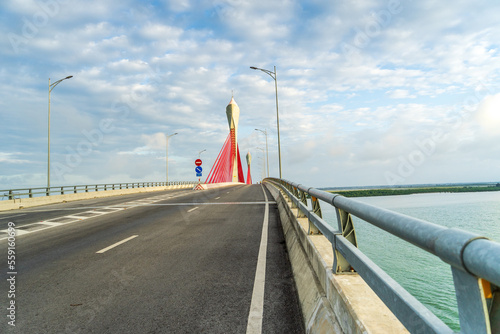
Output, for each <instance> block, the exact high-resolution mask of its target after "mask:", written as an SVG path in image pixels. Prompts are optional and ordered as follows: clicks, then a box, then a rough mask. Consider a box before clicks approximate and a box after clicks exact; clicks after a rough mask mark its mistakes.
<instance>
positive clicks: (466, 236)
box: [264, 178, 500, 334]
mask: <svg viewBox="0 0 500 334" xmlns="http://www.w3.org/2000/svg"><path fill="white" fill-rule="evenodd" d="M264 182H269V183H271V184H274V185H275V186H276V187H277V188H278V189H280V190H281V192H282V194H283V195H286V196H287V197H288V198H289V199H290V200H291V202H292V207H293V208H298V209H299V211H298V212H299V217H307V218H308V220H309V231H308V233H309V234H317V233H321V234H323V235H324V236H325V237H326V238H327V239H328V240H329V241H330V242H331V244H332V248H333V254H334V262H333V268H332V270H333V273H334V274H340V273H343V272H351V271H356V272H357V273H358V274H359V275H360V276H361V277H362V278H363V279H364V280H365V282H366V283H367V284H368V285H369V286H370V287H371V289H372V290H373V291H374V292H375V293H376V294H377V295H378V296H379V298H380V299H381V300H382V301H383V302H384V303H385V304H386V305H387V307H388V308H389V309H390V310H391V311H392V312H393V313H394V315H395V316H396V317H397V318H398V319H399V321H401V323H402V324H403V325H404V326H405V327H406V328H407V329H408V330H409V331H410V332H411V333H453V331H452V330H451V329H450V328H449V327H448V326H447V325H446V324H445V323H444V322H443V321H442V320H440V319H439V318H438V317H436V316H435V315H434V314H433V313H432V312H430V311H429V310H428V309H427V308H426V307H425V306H424V305H423V304H422V303H420V302H419V301H418V300H417V299H416V298H415V297H413V296H412V295H411V294H410V293H409V292H408V291H406V290H405V289H404V288H403V287H401V286H400V285H399V284H398V283H397V282H396V281H395V280H394V279H392V278H391V277H390V276H389V275H388V274H387V273H385V272H384V271H383V270H382V269H381V268H380V267H378V266H377V265H376V264H375V263H374V262H373V261H371V260H370V259H369V258H368V257H367V256H366V255H364V254H363V253H362V252H361V251H360V250H359V249H358V248H357V240H356V232H355V229H354V224H353V221H352V217H351V215H354V216H356V217H358V218H360V219H362V220H364V221H366V222H367V223H369V224H372V225H374V226H377V227H378V228H380V229H382V230H384V231H386V232H388V233H391V234H392V235H394V236H396V237H398V238H400V239H403V240H405V241H407V242H409V243H411V244H413V245H415V246H417V247H420V248H421V249H423V250H425V251H427V252H429V253H431V254H433V255H435V256H437V257H439V258H440V259H441V260H442V261H444V262H445V263H447V264H449V265H450V266H451V271H452V275H453V282H454V287H455V293H456V297H457V304H458V311H459V320H460V328H461V331H460V332H461V333H474V334H476V333H500V289H499V288H498V287H499V286H500V244H499V243H497V242H494V241H491V240H488V239H487V238H486V237H483V236H480V235H477V234H474V233H471V232H467V231H463V230H460V229H456V228H448V227H444V226H440V225H437V224H433V223H430V222H427V221H424V220H420V219H417V218H413V217H410V216H406V215H403V214H400V213H396V212H393V211H390V210H386V209H382V208H379V207H376V206H372V205H369V204H365V203H362V202H360V201H356V200H353V199H349V198H346V197H344V196H341V195H338V194H332V193H328V192H325V191H321V190H318V189H315V188H311V187H306V186H303V185H301V184H297V183H294V182H290V181H286V180H282V179H275V178H268V179H265V180H264ZM308 196H309V197H310V198H311V203H312V210H310V209H309V207H308V203H307V197H308ZM320 200H321V201H323V202H325V203H327V204H330V205H332V206H333V207H334V208H335V211H336V214H337V228H336V229H335V228H333V227H332V226H331V225H330V224H328V223H327V222H326V221H324V220H323V218H322V214H321V207H320V202H319V201H320Z"/></svg>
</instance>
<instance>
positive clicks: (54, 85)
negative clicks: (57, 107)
mask: <svg viewBox="0 0 500 334" xmlns="http://www.w3.org/2000/svg"><path fill="white" fill-rule="evenodd" d="M72 77H73V76H72V75H68V76H67V77H66V78H63V79H60V80H57V81H56V82H54V83H52V84H51V83H50V78H49V117H48V118H49V121H48V130H47V132H48V135H47V138H48V140H47V141H48V148H47V188H50V92H52V90H53V89H54V88H55V87H56V86H57V85H58V84H59V83H60V82H61V81H63V80H66V79H70V78H72ZM47 191H49V190H48V189H47Z"/></svg>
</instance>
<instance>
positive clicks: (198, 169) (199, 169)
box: [194, 159, 203, 184]
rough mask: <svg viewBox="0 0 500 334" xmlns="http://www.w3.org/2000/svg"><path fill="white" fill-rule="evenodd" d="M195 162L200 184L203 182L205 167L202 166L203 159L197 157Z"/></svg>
mask: <svg viewBox="0 0 500 334" xmlns="http://www.w3.org/2000/svg"><path fill="white" fill-rule="evenodd" d="M194 164H195V165H196V168H195V169H194V171H195V172H196V177H198V184H200V183H201V176H202V171H203V168H202V167H201V164H202V161H201V159H196V161H195V162H194Z"/></svg>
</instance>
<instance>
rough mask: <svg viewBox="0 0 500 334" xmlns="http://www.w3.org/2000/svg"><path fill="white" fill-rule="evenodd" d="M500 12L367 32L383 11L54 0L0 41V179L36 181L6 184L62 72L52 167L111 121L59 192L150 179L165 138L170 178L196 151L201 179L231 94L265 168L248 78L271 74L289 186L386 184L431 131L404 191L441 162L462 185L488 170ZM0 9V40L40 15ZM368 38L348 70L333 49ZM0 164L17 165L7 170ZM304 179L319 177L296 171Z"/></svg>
mask: <svg viewBox="0 0 500 334" xmlns="http://www.w3.org/2000/svg"><path fill="white" fill-rule="evenodd" d="M55 1H57V0H55ZM499 6H500V5H499V4H497V3H496V2H487V1H485V2H484V3H482V4H481V5H479V4H476V3H470V2H469V1H458V2H455V3H454V5H453V6H452V7H449V6H447V5H445V4H440V3H436V2H434V1H430V0H429V1H419V2H411V3H410V2H404V3H401V11H400V12H397V13H394V14H393V15H391V16H390V20H389V21H388V22H385V23H380V22H379V28H380V29H379V30H378V31H376V33H375V32H374V31H371V33H370V31H368V30H366V29H368V28H370V27H372V25H373V24H375V23H377V22H378V21H377V20H379V21H380V17H378V18H377V15H380V13H382V11H387V10H388V8H387V3H384V2H379V1H375V0H366V1H356V2H345V1H344V2H318V1H312V2H304V1H290V0H286V1H285V0H284V1H278V2H272V1H271V2H270V1H239V0H238V1H236V0H218V1H201V2H199V3H197V4H196V6H194V2H192V1H187V0H186V1H159V2H139V1H133V0H127V1H117V0H113V1H106V2H102V1H90V2H85V3H83V2H82V3H74V4H73V3H72V4H71V5H67V4H66V3H65V4H63V3H62V2H61V3H60V7H59V8H58V9H57V13H56V14H55V15H53V16H50V18H49V20H47V22H46V23H44V24H42V25H40V26H38V27H36V28H37V31H36V32H34V33H33V36H30V37H29V38H27V42H26V43H24V44H23V45H22V48H20V50H19V51H18V52H15V50H14V49H13V47H12V45H11V44H10V42H9V40H8V39H4V40H2V41H0V50H1V51H0V59H1V60H2V66H1V67H0V79H1V80H0V82H2V83H0V104H1V106H2V108H1V111H0V112H1V113H2V125H0V126H1V127H2V128H1V131H2V134H3V136H4V137H5V140H6V142H9V143H12V145H11V146H9V147H7V148H4V150H3V151H4V155H3V156H2V159H3V160H1V161H0V168H2V171H3V173H4V175H5V178H3V179H0V180H6V181H5V182H7V180H10V181H8V182H11V181H12V180H17V181H16V182H20V183H27V182H35V181H34V180H38V181H36V182H40V183H43V177H39V178H27V177H25V178H24V179H25V180H26V181H20V180H22V178H19V177H18V176H19V175H24V176H26V175H30V174H33V175H38V174H40V173H39V171H40V170H43V168H44V164H45V163H46V135H47V134H46V130H47V123H46V122H47V119H46V117H47V87H46V85H47V79H48V78H49V77H50V78H53V79H54V78H62V77H65V76H66V75H74V78H72V79H71V80H68V81H65V82H64V83H62V84H61V85H60V86H58V87H57V88H56V90H54V92H53V95H52V98H53V108H54V109H53V113H54V116H53V118H52V121H53V140H52V142H53V148H52V150H53V154H54V160H55V161H59V162H61V163H63V162H64V161H65V159H66V158H67V155H68V153H67V151H66V150H67V147H70V148H71V149H76V148H77V147H78V144H79V143H80V142H81V141H82V140H85V138H86V137H85V136H84V134H83V131H84V130H85V131H91V130H95V129H99V124H100V122H101V121H102V120H104V119H111V120H112V121H113V130H112V131H110V132H109V133H105V134H104V136H103V140H102V143H100V144H99V145H96V146H93V150H92V152H91V154H88V155H87V156H85V157H84V159H82V160H83V161H82V163H81V165H79V166H77V167H75V168H74V169H73V170H72V171H70V172H68V174H67V175H66V176H65V178H64V180H61V181H60V182H76V181H85V182H90V183H92V180H94V179H95V180H100V181H103V180H106V179H111V178H118V177H120V178H123V180H117V179H113V180H114V181H131V180H145V179H149V178H150V176H157V177H159V178H161V177H163V167H164V166H163V163H162V162H161V159H164V155H163V154H164V147H163V145H164V144H163V143H164V140H165V137H164V136H165V134H166V133H173V132H178V133H179V135H178V136H176V137H175V139H173V140H172V143H171V144H172V145H171V146H170V149H171V154H172V166H175V165H176V166H177V169H175V168H173V169H172V173H177V174H175V176H176V177H178V178H180V179H190V178H194V175H193V173H191V170H192V168H191V167H192V161H191V160H192V158H193V157H196V156H197V153H198V152H199V151H200V150H202V149H207V152H206V153H204V155H205V157H204V161H205V162H206V165H207V166H208V165H209V164H210V163H211V162H213V160H215V157H216V156H217V153H218V151H219V150H220V148H221V147H222V144H223V141H224V140H225V138H226V136H227V124H226V116H225V106H226V105H227V103H228V102H229V100H230V95H231V91H232V90H234V94H235V99H236V100H237V102H238V104H239V106H240V108H241V118H240V132H239V136H240V139H241V145H242V146H241V147H240V148H241V149H243V146H245V150H248V149H250V150H252V145H260V146H262V138H261V139H260V141H259V140H258V137H256V136H255V134H254V132H255V131H254V129H255V128H262V129H264V128H266V129H268V132H269V138H268V139H269V148H270V160H271V161H270V168H271V171H273V170H274V171H277V135H276V109H275V108H276V106H275V91H274V80H272V79H271V78H270V77H269V76H268V75H266V74H265V73H262V72H260V71H252V70H250V69H249V66H258V67H262V68H266V69H269V70H272V69H273V66H274V65H276V66H277V73H278V94H279V108H280V110H279V111H280V135H281V142H282V159H283V161H284V168H283V169H284V175H285V176H286V177H287V178H289V179H297V181H300V182H303V183H305V182H309V183H310V184H311V185H320V183H322V182H324V181H323V180H324V178H325V177H327V176H329V175H330V174H332V172H331V171H335V175H336V176H338V177H332V178H331V179H327V180H328V182H332V183H334V184H338V185H340V184H343V185H354V184H363V183H366V184H377V183H384V182H385V179H384V172H385V171H387V170H391V168H394V165H396V167H397V164H398V158H399V157H400V156H408V154H410V153H411V152H413V151H414V150H415V149H418V146H417V144H416V143H415V142H416V141H424V140H426V139H427V138H431V136H432V133H433V132H434V131H441V132H443V133H446V135H447V136H446V138H447V139H446V140H443V141H442V142H440V143H439V145H437V146H436V148H435V152H434V153H433V154H432V156H429V157H428V158H427V160H426V163H425V165H423V166H422V167H421V168H420V169H419V172H416V173H415V174H414V175H413V176H412V178H411V180H410V179H409V180H408V181H412V182H426V180H428V179H430V178H433V177H434V175H436V174H439V172H435V173H431V172H430V171H432V170H433V169H435V170H436V171H438V170H440V169H441V168H444V167H441V166H444V165H445V164H443V161H453V162H454V163H455V164H454V165H446V166H448V167H449V166H452V167H453V168H456V170H454V171H453V172H450V173H449V175H450V177H451V175H453V177H456V178H462V179H460V180H459V179H457V180H455V181H467V180H469V179H470V178H471V176H470V170H473V169H474V167H473V165H472V164H471V163H470V162H471V161H474V160H475V161H488V165H489V166H495V164H497V165H496V166H500V162H499V161H498V159H497V158H495V155H492V154H491V152H493V151H494V150H495V147H496V146H497V145H494V144H493V143H495V141H494V140H495V138H496V139H498V138H497V137H496V133H498V131H496V129H497V128H498V120H497V118H496V116H495V115H496V113H495V110H497V104H498V101H497V100H498V92H499V91H500V84H499V82H500V81H499V80H498V79H499V75H500V51H499V50H500V49H499V47H500V45H499V44H498V42H497V38H496V36H498V35H499V34H500V24H499V23H498V20H497V17H496V15H495V13H496V12H498V9H499ZM0 10H1V11H2V12H4V13H5V15H6V20H5V22H1V23H0V32H2V34H3V35H4V36H8V34H9V33H16V34H18V35H19V36H22V33H23V17H26V18H27V19H28V20H31V19H32V17H33V15H34V14H35V13H37V12H38V11H40V10H41V7H40V3H39V2H34V1H27V0H25V1H18V2H6V3H5V4H2V5H0ZM476 13H477V14H476ZM374 22H375V23H374ZM372 28H373V27H372ZM367 31H368V33H370V36H368V37H369V38H368V39H367V40H366V41H365V43H364V44H363V45H362V46H358V47H357V54H356V56H355V57H352V58H350V57H347V56H346V54H345V53H344V52H343V50H342V47H341V45H342V43H350V44H353V43H354V42H355V40H356V38H359V36H358V34H360V33H365V34H366V33H367ZM353 45H354V44H353ZM21 49H22V50H21ZM410 99H411V100H410ZM410 102H411V103H410ZM18 152H27V153H28V154H29V155H26V156H20V155H18ZM123 153H127V154H123ZM139 155H140V156H139ZM138 156H139V157H138ZM28 160H29V161H30V162H31V163H23V161H26V162H27V161H28ZM9 161H18V162H16V163H15V166H16V168H13V165H14V163H12V162H9ZM461 161H463V163H462V164H461V163H460V162H461ZM183 164H186V165H183ZM204 164H205V163H204ZM311 166H313V167H314V168H316V169H317V170H318V173H317V174H316V173H304V170H310V169H311ZM462 166H463V167H462ZM207 168H208V167H207ZM175 170H177V171H176V172H174V171H175ZM183 171H186V172H183ZM188 171H189V172H188ZM273 174H275V175H276V173H275V172H273ZM306 174H308V175H306ZM443 174H445V175H446V173H441V174H440V175H443ZM173 175H174V174H173ZM482 175H483V177H484V178H493V177H495V175H494V173H493V172H491V173H484V174H482ZM10 176H12V178H9V177H10ZM446 181H450V180H446ZM0 182H3V181H0ZM9 184H10V183H9ZM321 185H324V184H321ZM0 188H1V186H0Z"/></svg>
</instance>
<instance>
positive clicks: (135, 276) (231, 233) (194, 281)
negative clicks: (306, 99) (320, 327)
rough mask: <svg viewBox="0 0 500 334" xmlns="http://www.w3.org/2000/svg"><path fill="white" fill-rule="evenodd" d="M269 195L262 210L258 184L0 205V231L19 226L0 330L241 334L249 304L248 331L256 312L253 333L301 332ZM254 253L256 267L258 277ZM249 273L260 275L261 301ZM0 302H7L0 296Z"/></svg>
mask: <svg viewBox="0 0 500 334" xmlns="http://www.w3.org/2000/svg"><path fill="white" fill-rule="evenodd" d="M267 198H268V200H269V203H268V206H266V204H265V203H266V198H265V196H264V192H263V188H262V187H261V186H260V185H252V186H234V187H226V188H220V189H213V190H207V191H200V192H193V191H168V192H162V193H150V194H138V195H130V196H126V197H125V196H121V197H115V198H107V199H101V200H88V201H79V202H74V203H67V204H58V205H50V206H44V207H40V208H36V209H30V210H23V211H17V212H15V213H13V212H9V213H1V214H0V230H5V229H7V222H9V221H12V222H14V223H15V224H16V228H17V232H18V233H17V234H18V235H17V238H16V246H15V247H16V262H17V263H16V265H17V267H16V270H17V274H16V297H15V301H16V327H15V328H13V327H12V328H11V326H8V325H7V322H6V321H2V326H1V327H2V328H3V329H6V328H7V327H9V332H13V333H14V332H18V333H34V332H36V333H78V332H80V333H245V332H247V327H249V326H248V320H249V313H250V309H251V305H252V315H254V316H252V317H250V318H251V319H253V320H251V325H250V327H252V328H257V331H258V330H259V324H260V321H259V315H260V313H259V312H262V313H261V314H262V322H261V323H262V329H261V331H262V332H263V333H302V332H304V325H303V323H302V316H301V313H300V308H299V305H298V301H297V293H296V290H295V283H294V280H293V275H292V272H291V268H290V263H289V260H288V255H287V252H286V245H285V242H284V237H283V233H282V229H281V225H280V223H279V217H278V214H277V208H276V205H275V204H274V203H273V202H272V198H271V196H270V194H269V193H268V192H267ZM266 207H268V214H267V215H266V214H265V211H266ZM266 216H268V227H267V232H268V235H267V242H264V243H263V244H262V246H261V240H262V237H263V233H262V231H263V225H264V224H265V221H266V219H265V218H266ZM5 236H6V235H5V233H4V234H0V247H2V249H6V248H7V245H6V244H7V240H6V238H5ZM264 237H265V235H264ZM264 246H267V249H265V248H266V247H264ZM4 253H5V252H4ZM259 254H261V255H260V259H259ZM264 260H265V263H264ZM258 261H260V265H261V267H262V268H263V270H260V271H258V274H257V275H256V271H257V269H256V268H257V267H258V265H257V263H258ZM8 277H9V276H7V275H6V272H5V271H3V272H2V273H1V281H2V283H1V291H4V292H6V291H8V289H9V287H8V286H7V284H6V279H7V278H8ZM256 277H257V280H256ZM259 277H264V278H265V283H264V284H263V288H264V290H263V291H264V293H263V299H262V303H261V304H259V286H260V285H259ZM256 282H257V283H256ZM252 296H254V297H253V298H252ZM1 300H2V305H6V304H5V303H6V302H7V294H6V293H2V299H1ZM4 310H5V308H4ZM4 318H5V316H4ZM1 332H6V331H4V330H2V331H1Z"/></svg>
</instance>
